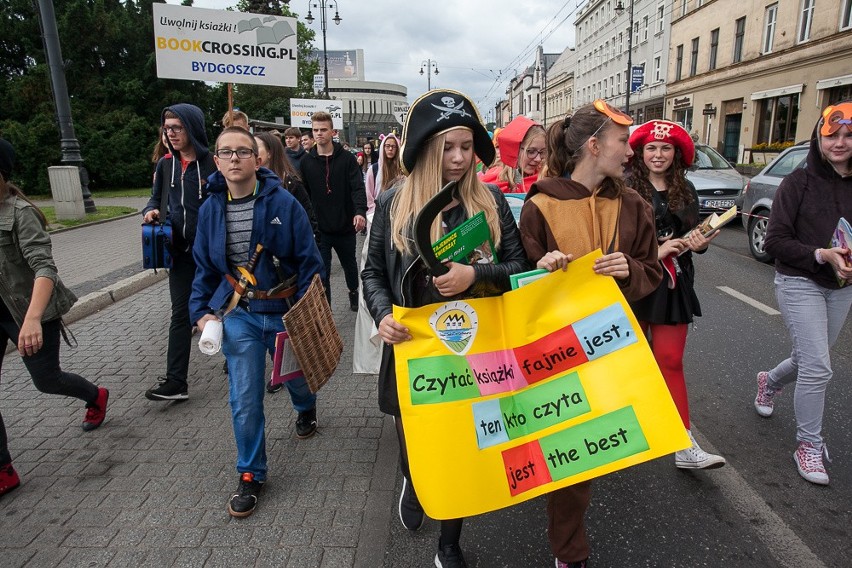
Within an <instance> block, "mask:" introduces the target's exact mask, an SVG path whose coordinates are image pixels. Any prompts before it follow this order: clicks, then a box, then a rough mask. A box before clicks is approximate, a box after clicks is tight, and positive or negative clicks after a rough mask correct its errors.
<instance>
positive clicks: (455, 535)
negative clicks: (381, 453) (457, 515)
mask: <svg viewBox="0 0 852 568" xmlns="http://www.w3.org/2000/svg"><path fill="white" fill-rule="evenodd" d="M393 421H394V424H396V437H397V438H398V439H399V467H400V469H401V470H402V475H404V476H405V479H407V480H408V483H410V484H411V488H412V489H414V484H413V483H411V471H410V470H409V469H408V450H407V448H406V447H405V434H404V432H403V428H402V419H401V418H400V417H399V416H394V419H393ZM416 493H417V492H416V491H415V494H416ZM463 524H464V518H461V519H447V520H444V521H441V537H440V539H439V540H438V546H446V545H448V544H458V543H459V539H460V538H461V531H462V525H463Z"/></svg>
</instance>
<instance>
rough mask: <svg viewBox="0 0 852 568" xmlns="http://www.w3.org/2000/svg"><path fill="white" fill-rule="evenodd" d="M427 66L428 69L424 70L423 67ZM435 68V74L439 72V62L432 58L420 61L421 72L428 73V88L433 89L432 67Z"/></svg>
mask: <svg viewBox="0 0 852 568" xmlns="http://www.w3.org/2000/svg"><path fill="white" fill-rule="evenodd" d="M424 67H425V68H426V71H423V68H424ZM433 67H434V68H435V75H437V74H438V62H437V61H432V60H431V59H427V60H426V61H423V62H422V63H420V74H421V75H422V74H423V73H426V90H427V91H431V90H432V68H433Z"/></svg>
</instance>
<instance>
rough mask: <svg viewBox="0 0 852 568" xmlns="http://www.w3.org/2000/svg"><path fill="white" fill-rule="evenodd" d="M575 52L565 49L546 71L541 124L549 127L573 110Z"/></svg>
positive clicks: (570, 48)
mask: <svg viewBox="0 0 852 568" xmlns="http://www.w3.org/2000/svg"><path fill="white" fill-rule="evenodd" d="M576 65H577V52H576V51H575V50H574V48H573V47H566V48H565V50H564V51H563V52H562V53H561V54H560V55H559V57H558V58H557V59H556V62H555V63H554V64H553V66H552V67H551V68H550V69H549V70H548V71H547V75H546V77H545V87H544V116H543V117H542V124H544V125H545V126H549V125H551V124H553V123H554V122H558V121H560V120H563V119H564V118H565V117H566V116H567V115H569V114H571V112H572V111H573V108H574V69H575V68H576Z"/></svg>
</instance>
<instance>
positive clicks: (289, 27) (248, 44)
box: [153, 3, 298, 87]
mask: <svg viewBox="0 0 852 568" xmlns="http://www.w3.org/2000/svg"><path fill="white" fill-rule="evenodd" d="M153 7H154V47H155V52H156V55H157V77H159V78H162V79H189V80H198V81H218V82H222V83H251V84H254V85H275V86H279V87H295V86H296V85H297V84H298V77H297V62H296V59H297V58H296V55H297V47H296V19H295V18H284V17H281V16H268V15H264V14H249V13H245V12H229V11H226V10H207V9H204V8H192V7H189V6H177V5H174V4H159V3H156V4H154V5H153Z"/></svg>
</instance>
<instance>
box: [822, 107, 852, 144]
mask: <svg viewBox="0 0 852 568" xmlns="http://www.w3.org/2000/svg"><path fill="white" fill-rule="evenodd" d="M843 126H846V127H848V128H849V129H850V130H852V103H842V104H839V105H832V106H829V107H826V109H825V110H824V111H822V126H820V129H819V133H820V135H821V136H831V135H832V134H834V133H835V132H837V131H838V130H840V128H841V127H843Z"/></svg>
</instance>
